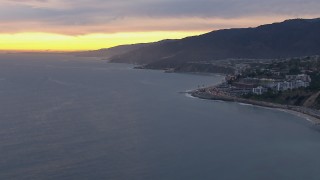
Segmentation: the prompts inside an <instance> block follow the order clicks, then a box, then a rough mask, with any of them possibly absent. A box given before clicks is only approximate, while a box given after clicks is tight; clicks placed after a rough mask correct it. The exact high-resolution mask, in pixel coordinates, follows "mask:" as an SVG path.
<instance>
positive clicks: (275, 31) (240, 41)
mask: <svg viewBox="0 0 320 180" xmlns="http://www.w3.org/2000/svg"><path fill="white" fill-rule="evenodd" d="M317 54H320V20H319V19H294V20H287V21H284V22H281V23H274V24H269V25H263V26H259V27H256V28H243V29H226V30H218V31H213V32H210V33H207V34H203V35H200V36H194V37H188V38H184V39H181V40H176V41H164V42H162V43H156V44H150V45H148V46H144V47H141V48H138V49H136V50H133V51H130V52H128V53H124V54H120V55H117V56H113V57H112V58H111V61H113V62H124V63H137V64H150V63H152V64H153V63H154V64H157V65H164V64H180V63H186V62H199V61H209V60H217V59H227V58H253V59H261V58H285V57H296V56H305V55H317Z"/></svg>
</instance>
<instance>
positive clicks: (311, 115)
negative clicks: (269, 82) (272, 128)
mask: <svg viewBox="0 0 320 180" xmlns="http://www.w3.org/2000/svg"><path fill="white" fill-rule="evenodd" d="M207 89H208V88H205V89H202V90H204V91H200V90H199V89H198V90H194V91H191V92H188V94H190V95H191V96H192V97H196V98H199V99H206V100H216V101H224V102H237V103H243V104H248V105H253V106H259V107H265V108H271V109H275V110H279V111H283V112H286V113H290V114H293V115H295V116H298V117H300V118H304V119H306V120H307V121H309V122H311V123H313V124H314V125H320V112H318V111H317V110H314V109H310V108H305V107H300V106H290V105H282V104H276V103H270V102H264V101H255V100H250V99H244V98H239V97H232V96H228V95H213V94H211V93H209V92H208V91H207Z"/></svg>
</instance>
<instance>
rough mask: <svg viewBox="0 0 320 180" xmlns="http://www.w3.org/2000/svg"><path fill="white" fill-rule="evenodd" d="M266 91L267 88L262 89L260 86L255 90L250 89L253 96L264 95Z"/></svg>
mask: <svg viewBox="0 0 320 180" xmlns="http://www.w3.org/2000/svg"><path fill="white" fill-rule="evenodd" d="M267 91H268V89H267V88H264V87H262V86H259V87H257V88H253V89H252V93H253V94H257V95H261V94H263V93H266V92H267Z"/></svg>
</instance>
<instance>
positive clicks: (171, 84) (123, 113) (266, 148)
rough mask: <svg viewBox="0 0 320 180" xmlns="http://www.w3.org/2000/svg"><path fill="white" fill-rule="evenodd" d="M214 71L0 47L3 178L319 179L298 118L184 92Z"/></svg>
mask: <svg viewBox="0 0 320 180" xmlns="http://www.w3.org/2000/svg"><path fill="white" fill-rule="evenodd" d="M222 79H223V77H222V76H218V75H196V74H176V73H163V72H162V71H153V70H137V69H134V68H133V66H132V65H127V64H112V63H107V62H106V61H102V60H95V59H89V58H80V57H72V56H63V55H47V54H42V55H33V54H1V55H0V179H18V180H20V179H23V180H24V179H28V180H29V179H30V180H36V179H41V180H46V179H48V180H64V179H77V180H82V179H108V180H109V179H110V180H178V179H183V180H195V179H201V180H212V179H217V180H234V179H243V180H251V179H252V180H257V179H258V180H270V179H281V180H301V179H308V180H318V179H319V177H320V171H319V168H320V156H318V153H319V152H320V131H319V129H318V128H317V127H315V126H313V125H312V124H311V123H310V122H308V121H306V120H305V119H303V118H300V117H297V116H294V115H292V114H288V113H285V112H281V111H278V110H273V109H267V108H262V107H256V106H248V105H244V104H239V103H229V102H221V101H209V100H200V99H197V98H192V97H188V96H187V95H185V94H183V93H180V92H183V91H187V90H190V89H195V88H197V87H198V86H208V85H212V84H217V83H219V82H221V80H222Z"/></svg>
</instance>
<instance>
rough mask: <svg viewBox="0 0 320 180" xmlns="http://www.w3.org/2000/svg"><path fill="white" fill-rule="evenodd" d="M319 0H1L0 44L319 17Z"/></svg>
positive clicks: (89, 46)
mask: <svg viewBox="0 0 320 180" xmlns="http://www.w3.org/2000/svg"><path fill="white" fill-rule="evenodd" d="M319 9H320V2H319V0H267V1H262V0H0V50H32V51H78V50H93V49H100V48H108V47H113V46H116V45H121V44H133V43H142V42H153V41H158V40H162V39H179V38H183V37H186V36H192V35H199V34H202V33H206V32H209V31H213V30H218V29H226V28H241V27H255V26H258V25H261V24H267V23H272V22H279V21H283V20H285V19H293V18H317V17H320V11H319Z"/></svg>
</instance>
